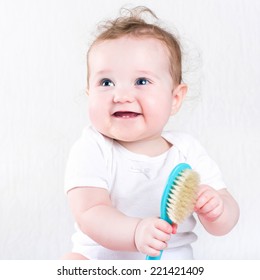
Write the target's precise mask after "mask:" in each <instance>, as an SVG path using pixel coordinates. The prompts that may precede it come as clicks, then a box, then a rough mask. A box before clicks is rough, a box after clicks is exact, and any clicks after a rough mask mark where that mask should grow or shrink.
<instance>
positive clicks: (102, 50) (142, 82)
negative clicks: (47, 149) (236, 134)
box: [63, 7, 239, 259]
mask: <svg viewBox="0 0 260 280" xmlns="http://www.w3.org/2000/svg"><path fill="white" fill-rule="evenodd" d="M146 14H150V15H152V16H153V17H155V15H154V13H153V12H152V11H151V10H149V9H148V8H145V7H137V8H135V9H132V10H130V11H128V14H127V15H124V16H121V17H119V18H117V19H115V20H113V21H109V22H106V24H105V25H103V26H102V28H103V30H102V32H101V33H100V35H99V36H98V37H97V38H96V40H95V41H94V42H93V43H92V45H91V47H90V49H89V51H88V56H87V59H88V64H87V66H88V77H87V83H88V85H87V92H88V95H89V117H90V121H91V124H92V125H91V126H90V127H88V128H85V129H84V131H83V134H82V136H81V138H80V139H79V140H78V141H77V142H76V143H75V144H74V146H73V148H72V150H71V153H70V156H69V160H68V164H67V169H66V176H65V190H66V192H67V196H68V200H69V205H70V208H71V211H72V214H73V216H74V218H75V221H76V233H75V234H74V235H73V237H72V240H73V244H74V246H73V251H72V252H71V253H68V254H66V255H65V256H64V257H63V259H145V255H149V256H158V255H159V254H160V250H164V254H163V255H162V259H192V258H193V253H192V247H191V243H192V242H194V241H195V240H196V238H197V236H196V235H195V234H194V233H193V232H192V230H193V229H194V227H195V223H196V222H195V218H194V217H193V215H191V216H190V217H188V218H187V219H186V220H185V221H184V223H182V224H181V225H180V226H179V227H178V230H177V233H175V234H172V232H174V231H175V227H174V226H172V225H170V224H169V223H167V222H166V221H164V220H161V219H160V218H158V217H159V214H160V200H161V195H162V193H163V190H164V187H165V184H166V181H167V178H168V176H169V174H170V172H171V170H172V169H173V168H174V167H175V166H176V165H177V164H178V163H181V162H187V163H188V164H190V165H191V166H192V168H193V169H194V170H196V171H197V172H198V173H199V174H200V178H201V185H200V186H199V193H198V198H197V202H196V205H195V209H194V211H195V212H196V214H197V215H198V218H199V220H200V222H201V223H202V225H203V226H204V228H205V229H206V230H207V231H208V232H209V233H211V234H213V235H224V234H227V233H228V232H229V231H230V230H231V229H232V228H233V227H234V226H235V224H236V223H237V220H238V217H239V208H238V205H237V203H236V201H235V200H234V199H233V197H232V196H231V195H230V193H229V192H228V191H227V189H226V185H225V183H224V182H223V181H222V178H221V173H220V171H219V169H218V167H217V165H216V164H215V162H214V161H213V160H212V159H211V158H210V157H209V156H208V155H207V153H206V152H205V150H204V149H203V148H202V147H201V145H200V144H199V143H198V142H197V141H196V140H195V139H194V138H192V137H191V136H189V135H187V134H183V133H180V132H178V133H177V132H172V131H164V127H165V125H166V123H167V121H168V120H169V118H170V117H171V116H173V115H175V114H176V113H177V112H178V111H179V109H180V107H181V105H182V102H183V100H184V98H185V95H186V92H187V85H186V84H184V83H182V67H181V59H182V58H181V49H180V45H179V42H178V40H177V39H176V38H175V36H174V35H173V34H171V33H169V32H168V31H166V30H164V29H163V28H161V27H160V26H158V25H156V24H149V23H147V22H146V21H145V20H144V19H143V18H142V16H143V15H146ZM155 18H156V17H155Z"/></svg>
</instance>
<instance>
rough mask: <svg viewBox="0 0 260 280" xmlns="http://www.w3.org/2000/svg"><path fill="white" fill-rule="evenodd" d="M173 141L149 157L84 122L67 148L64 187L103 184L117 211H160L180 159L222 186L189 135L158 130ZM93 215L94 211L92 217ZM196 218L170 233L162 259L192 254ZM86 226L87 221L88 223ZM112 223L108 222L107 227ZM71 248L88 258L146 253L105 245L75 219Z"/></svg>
mask: <svg viewBox="0 0 260 280" xmlns="http://www.w3.org/2000/svg"><path fill="white" fill-rule="evenodd" d="M162 137H164V138H165V139H166V140H167V141H168V142H169V143H171V144H172V147H171V148H170V149H169V150H168V151H167V152H165V153H163V154H162V155H159V156H156V157H149V156H146V155H141V154H135V153H133V152H130V151H128V150H127V149H125V148H124V147H122V146H121V145H120V144H118V143H117V142H116V141H114V140H113V139H110V138H107V137H105V136H103V135H102V134H100V133H99V132H97V131H96V130H95V129H94V128H92V127H88V128H85V129H84V131H83V133H82V136H81V137H80V139H79V140H78V141H77V142H76V143H75V144H74V146H73V147H72V149H71V152H70V155H69V159H68V163H67V169H66V174H65V191H66V192H68V191H69V190H70V189H72V188H75V187H86V186H91V187H97V188H104V189H106V190H108V192H109V194H110V198H111V201H112V203H113V205H114V207H116V208H117V209H118V210H119V211H121V212H123V213H124V214H125V215H128V216H130V217H140V218H145V217H152V216H160V200H161V196H162V193H163V190H164V187H165V185H166V182H167V179H168V176H169V174H170V173H171V171H172V169H173V168H174V167H175V166H176V165H177V164H179V163H181V162H186V163H188V164H189V165H191V167H192V169H194V170H196V171H197V172H198V173H199V174H200V179H201V184H207V185H210V186H211V187H213V188H215V189H221V188H225V187H226V186H225V184H224V182H223V181H222V178H221V173H220V171H219V169H218V167H217V165H216V163H215V162H214V161H213V160H212V159H211V158H210V157H209V156H208V155H207V153H206V152H205V150H204V149H203V148H202V146H201V145H200V144H199V143H198V142H197V141H196V140H195V139H194V138H192V137H191V136H189V135H187V134H184V133H180V132H167V131H165V132H163V133H162ZM97 219H98V217H97ZM195 224H196V221H195V219H194V217H193V216H192V215H191V216H190V217H188V218H187V219H186V220H185V221H184V222H183V223H182V224H181V225H179V226H178V230H177V234H174V235H172V237H171V239H170V241H169V242H168V247H167V249H166V250H165V251H164V252H163V255H162V259H192V258H193V255H192V248H191V245H190V244H191V243H192V242H194V241H195V240H196V239H197V236H196V235H195V233H193V232H192V230H193V229H194V227H195ZM89 226H91V225H89ZM112 226H113V225H111V227H112ZM72 241H73V245H74V247H73V252H77V253H80V254H82V255H84V256H86V257H87V258H89V259H103V260H104V259H119V260H120V259H121V260H123V259H145V256H144V255H143V254H141V253H139V252H120V251H113V250H109V249H106V248H104V247H102V246H100V245H99V244H97V243H96V242H95V241H93V240H92V239H90V238H89V237H88V236H87V235H85V234H84V233H83V232H82V231H81V230H80V229H79V228H78V226H77V225H76V233H74V234H73V236H72Z"/></svg>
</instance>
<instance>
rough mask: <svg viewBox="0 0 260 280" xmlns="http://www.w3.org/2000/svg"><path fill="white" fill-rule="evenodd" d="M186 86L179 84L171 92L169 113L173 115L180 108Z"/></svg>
mask: <svg viewBox="0 0 260 280" xmlns="http://www.w3.org/2000/svg"><path fill="white" fill-rule="evenodd" d="M187 90H188V87H187V85H186V84H179V85H178V86H177V87H176V88H175V89H174V90H173V93H172V111H171V115H175V114H176V113H177V112H178V111H179V109H180V108H181V105H182V102H183V100H184V98H185V96H186V93H187Z"/></svg>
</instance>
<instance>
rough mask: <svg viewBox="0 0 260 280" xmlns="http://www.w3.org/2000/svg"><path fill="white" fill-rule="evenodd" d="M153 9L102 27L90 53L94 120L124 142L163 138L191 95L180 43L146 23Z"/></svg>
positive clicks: (103, 130)
mask: <svg viewBox="0 0 260 280" xmlns="http://www.w3.org/2000/svg"><path fill="white" fill-rule="evenodd" d="M143 13H144V14H145V13H148V14H149V13H150V14H151V15H152V16H154V17H155V15H154V14H153V13H152V12H151V11H150V10H149V9H147V8H136V9H133V10H131V11H129V14H127V15H125V16H121V17H119V18H117V19H116V20H113V21H108V22H106V24H105V25H103V26H102V32H101V33H100V35H99V36H98V37H97V38H96V39H95V41H94V42H93V43H92V45H91V47H90V49H89V51H88V77H87V82H88V86H87V89H88V93H89V116H90V120H91V123H92V125H93V126H94V127H95V128H96V129H97V130H98V131H99V132H100V133H102V134H103V135H106V136H108V137H110V138H113V139H116V140H117V141H118V142H119V141H121V143H122V141H125V142H137V141H139V140H143V139H146V140H147V139H154V138H156V137H159V138H160V137H161V136H160V135H161V132H162V130H163V128H164V126H165V124H166V123H167V121H168V119H169V117H170V116H171V115H174V114H175V113H176V112H178V110H179V108H180V106H181V104H182V100H183V98H184V96H185V94H186V85H184V84H182V83H181V80H182V77H181V50H180V45H179V43H178V40H177V39H176V38H175V36H173V35H172V34H171V33H169V32H167V31H165V30H164V29H162V28H161V27H159V26H157V25H154V24H149V23H147V22H145V21H144V20H143V19H142V17H141V16H142V15H143Z"/></svg>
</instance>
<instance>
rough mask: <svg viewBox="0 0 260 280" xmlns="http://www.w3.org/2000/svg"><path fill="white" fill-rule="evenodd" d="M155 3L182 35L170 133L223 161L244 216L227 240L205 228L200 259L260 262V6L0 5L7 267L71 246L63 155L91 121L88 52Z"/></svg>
mask: <svg viewBox="0 0 260 280" xmlns="http://www.w3.org/2000/svg"><path fill="white" fill-rule="evenodd" d="M129 3H130V4H131V5H130V6H135V5H138V4H139V5H140V4H141V5H147V6H148V7H149V8H151V9H152V10H153V11H154V12H155V13H156V14H157V16H158V17H159V18H160V19H161V20H162V21H164V22H165V24H166V25H167V26H168V27H170V28H172V29H173V30H175V29H176V30H177V31H178V33H179V34H180V37H181V41H182V43H183V46H184V51H185V73H186V74H185V76H184V79H185V80H186V82H187V83H188V84H189V85H190V92H189V95H190V98H188V100H187V101H186V103H185V104H184V106H183V108H182V110H181V112H180V113H179V115H178V116H176V117H175V118H173V119H172V120H171V121H170V123H169V127H171V128H176V129H181V130H183V131H186V132H189V133H191V134H193V135H194V136H195V137H197V138H198V139H199V140H200V142H201V143H202V144H203V145H204V146H205V147H206V149H207V150H208V152H209V154H210V155H211V156H212V157H213V158H214V159H215V160H216V161H217V163H218V164H219V166H220V168H221V170H222V172H223V175H224V179H225V181H226V182H227V185H228V186H229V191H230V192H231V193H232V194H233V196H234V197H235V198H236V199H237V201H238V203H239V205H240V209H241V216H240V220H239V223H238V225H237V226H236V228H235V229H234V230H233V231H232V232H231V233H230V234H228V235H227V236H224V237H213V236H211V235H209V234H208V233H207V232H205V231H204V230H203V228H202V227H201V225H200V224H198V225H197V227H196V233H197V234H198V235H199V240H198V241H197V242H196V243H195V244H194V250H195V257H196V258H197V259H260V241H259V230H260V226H259V218H260V215H259V212H260V210H259V209H260V208H259V205H260V184H259V181H260V180H259V179H260V176H259V174H260V172H259V167H260V146H259V140H260V129H259V128H260V106H259V104H260V32H259V26H260V17H259V14H260V2H259V1H257V0H227V1H224V0H223V1H219V0H209V1H207V0H160V1H156V0H153V1H152V0H151V1H128V2H127V1H122V0H116V1H115V0H114V1H104V0H103V1H101V0H95V1H90V0H42V1H37V0H23V1H19V0H0V259H58V258H60V257H61V256H62V255H63V254H64V253H65V252H67V251H69V250H70V249H71V241H70V237H71V234H72V233H73V220H72V217H71V214H70V212H69V209H68V205H67V201H66V196H65V194H64V193H63V177H64V168H65V164H66V159H67V156H68V152H69V149H70V147H71V145H72V143H73V142H74V141H75V140H76V139H77V138H78V137H79V135H80V133H81V130H82V128H83V127H84V126H85V125H86V124H88V123H89V122H88V117H87V97H86V96H85V84H86V66H85V64H86V61H85V56H86V51H87V48H88V44H89V43H90V41H91V39H92V36H91V34H92V32H93V31H95V27H96V24H97V22H99V21H100V20H103V19H105V18H108V17H111V16H112V17H113V16H116V15H117V14H118V11H119V9H120V8H121V7H122V6H123V5H125V4H129Z"/></svg>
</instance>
